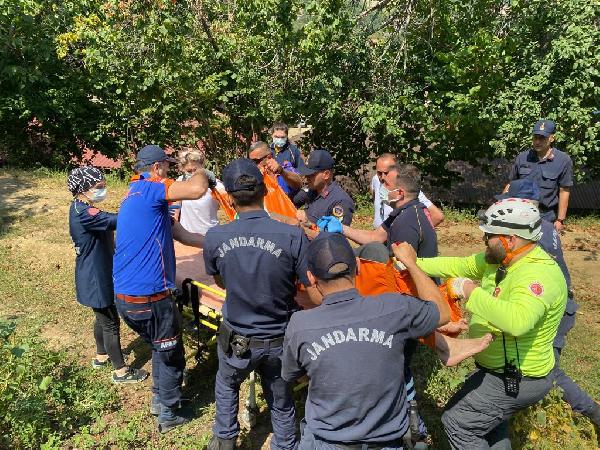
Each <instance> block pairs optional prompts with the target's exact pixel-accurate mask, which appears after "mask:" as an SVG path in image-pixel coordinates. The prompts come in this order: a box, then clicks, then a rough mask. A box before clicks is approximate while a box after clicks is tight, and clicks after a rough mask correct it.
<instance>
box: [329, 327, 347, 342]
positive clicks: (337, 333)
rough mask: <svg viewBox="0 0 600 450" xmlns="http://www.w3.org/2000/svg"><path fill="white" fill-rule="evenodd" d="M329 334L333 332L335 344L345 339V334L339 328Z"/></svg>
mask: <svg viewBox="0 0 600 450" xmlns="http://www.w3.org/2000/svg"><path fill="white" fill-rule="evenodd" d="M331 334H333V337H334V339H335V342H336V344H341V343H342V342H344V341H345V340H346V335H345V334H344V333H343V332H342V331H340V330H335V331H333V332H332V333H331Z"/></svg>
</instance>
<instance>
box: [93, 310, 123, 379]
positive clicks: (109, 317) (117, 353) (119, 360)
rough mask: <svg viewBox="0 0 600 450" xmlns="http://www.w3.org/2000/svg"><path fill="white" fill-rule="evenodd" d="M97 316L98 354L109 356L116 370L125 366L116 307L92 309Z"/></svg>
mask: <svg viewBox="0 0 600 450" xmlns="http://www.w3.org/2000/svg"><path fill="white" fill-rule="evenodd" d="M92 309H93V310H94V314H95V315H96V321H95V322H94V338H95V339H96V353H97V354H99V355H107V354H108V357H109V358H110V362H111V363H112V366H113V368H114V369H115V370H118V369H120V368H122V367H123V366H125V361H124V360H123V353H122V352H121V336H120V333H119V327H120V324H121V321H120V320H119V313H117V308H116V307H115V305H114V304H113V305H110V306H109V307H107V308H92Z"/></svg>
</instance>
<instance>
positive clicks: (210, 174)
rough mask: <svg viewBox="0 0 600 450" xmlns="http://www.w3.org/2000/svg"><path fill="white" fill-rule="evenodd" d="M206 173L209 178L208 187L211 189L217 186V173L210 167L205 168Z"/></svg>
mask: <svg viewBox="0 0 600 450" xmlns="http://www.w3.org/2000/svg"><path fill="white" fill-rule="evenodd" d="M204 173H206V178H207V180H208V187H209V188H210V189H212V188H215V187H217V177H216V175H215V174H214V173H213V172H211V171H210V170H208V169H204Z"/></svg>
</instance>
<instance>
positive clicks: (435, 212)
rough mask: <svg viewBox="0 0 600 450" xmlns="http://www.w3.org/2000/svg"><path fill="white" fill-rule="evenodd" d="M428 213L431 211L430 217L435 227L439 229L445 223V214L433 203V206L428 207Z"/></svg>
mask: <svg viewBox="0 0 600 450" xmlns="http://www.w3.org/2000/svg"><path fill="white" fill-rule="evenodd" d="M427 211H429V216H430V217H431V221H432V222H433V226H434V227H437V226H438V225H439V224H440V223H442V222H443V221H444V213H443V212H442V210H441V209H440V208H438V207H437V206H435V205H434V204H433V203H432V204H431V206H428V207H427Z"/></svg>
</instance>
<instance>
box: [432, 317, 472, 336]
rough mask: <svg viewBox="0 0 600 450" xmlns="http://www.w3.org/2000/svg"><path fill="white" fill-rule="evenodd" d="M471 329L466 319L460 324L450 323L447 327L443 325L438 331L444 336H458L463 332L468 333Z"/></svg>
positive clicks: (460, 321)
mask: <svg viewBox="0 0 600 450" xmlns="http://www.w3.org/2000/svg"><path fill="white" fill-rule="evenodd" d="M468 329H469V324H468V323H467V320H466V319H460V320H459V321H458V322H448V323H447V324H446V325H443V326H441V327H439V328H438V329H437V331H439V332H440V333H443V334H454V335H457V334H459V333H461V332H462V331H467V330H468Z"/></svg>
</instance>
